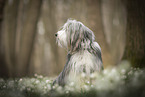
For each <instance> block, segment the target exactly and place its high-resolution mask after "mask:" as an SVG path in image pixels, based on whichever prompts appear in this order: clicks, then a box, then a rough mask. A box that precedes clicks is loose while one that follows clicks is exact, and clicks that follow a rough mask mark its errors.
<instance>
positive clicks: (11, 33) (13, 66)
mask: <svg viewBox="0 0 145 97" xmlns="http://www.w3.org/2000/svg"><path fill="white" fill-rule="evenodd" d="M41 2H42V0H30V1H27V0H13V1H11V0H8V1H6V5H5V10H4V21H3V31H2V33H1V35H2V37H3V44H0V45H3V50H4V61H5V64H3V65H5V66H7V68H8V71H7V72H8V76H11V77H13V76H15V77H16V76H24V75H26V74H27V73H28V68H29V65H30V64H29V63H30V58H31V52H32V48H33V43H34V39H35V36H36V31H37V21H38V19H39V14H40V8H41Z"/></svg>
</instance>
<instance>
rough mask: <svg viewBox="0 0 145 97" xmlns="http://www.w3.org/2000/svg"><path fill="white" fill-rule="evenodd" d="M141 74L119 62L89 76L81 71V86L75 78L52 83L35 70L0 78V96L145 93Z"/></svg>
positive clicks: (136, 96) (128, 96) (144, 96)
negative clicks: (28, 74) (25, 75)
mask: <svg viewBox="0 0 145 97" xmlns="http://www.w3.org/2000/svg"><path fill="white" fill-rule="evenodd" d="M144 74H145V70H144V69H139V68H132V67H130V65H129V63H127V62H122V63H121V64H119V65H118V66H117V67H114V68H110V69H109V68H107V69H105V70H104V71H103V72H102V73H93V74H91V75H90V76H89V78H88V76H86V75H85V74H81V75H80V77H82V78H83V79H84V80H83V82H84V83H83V84H81V85H80V86H79V85H78V84H80V83H77V82H70V83H69V84H68V85H66V86H65V87H61V86H58V85H55V86H52V82H53V79H54V78H50V77H44V76H42V75H37V74H35V75H34V77H33V78H19V79H8V80H4V79H2V78H0V97H145V75H144ZM88 79H89V80H88Z"/></svg>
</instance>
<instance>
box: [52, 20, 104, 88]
mask: <svg viewBox="0 0 145 97" xmlns="http://www.w3.org/2000/svg"><path fill="white" fill-rule="evenodd" d="M55 36H56V40H57V43H58V45H59V46H61V47H63V48H65V49H66V50H67V51H68V55H67V62H66V64H65V66H64V69H63V71H62V72H61V73H60V74H59V76H58V77H57V78H56V80H55V81H54V82H53V84H55V83H57V84H59V85H61V86H64V85H65V84H67V81H68V80H69V78H71V76H72V74H73V75H78V74H80V73H85V74H87V75H90V74H91V73H92V72H95V71H101V70H103V65H102V57H101V48H100V46H99V44H98V43H97V42H95V36H94V33H93V31H91V30H90V29H89V28H88V27H86V26H85V25H83V24H82V23H81V22H79V21H76V20H71V19H68V20H67V22H66V23H65V24H64V25H63V27H62V28H61V29H60V30H59V31H58V32H57V33H56V34H55Z"/></svg>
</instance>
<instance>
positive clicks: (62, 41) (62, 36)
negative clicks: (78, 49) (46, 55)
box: [56, 30, 67, 49]
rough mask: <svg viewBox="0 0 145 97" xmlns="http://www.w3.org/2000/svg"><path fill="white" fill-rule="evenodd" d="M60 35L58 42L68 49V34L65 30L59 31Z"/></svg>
mask: <svg viewBox="0 0 145 97" xmlns="http://www.w3.org/2000/svg"><path fill="white" fill-rule="evenodd" d="M57 33H58V37H57V38H56V42H57V43H58V45H59V46H60V47H63V48H66V49H67V35H66V32H65V30H61V31H58V32H57Z"/></svg>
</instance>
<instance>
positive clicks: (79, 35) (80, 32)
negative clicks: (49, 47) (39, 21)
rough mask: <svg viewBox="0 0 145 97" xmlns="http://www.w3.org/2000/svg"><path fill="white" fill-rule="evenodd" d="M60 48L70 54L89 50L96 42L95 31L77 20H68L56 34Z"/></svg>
mask: <svg viewBox="0 0 145 97" xmlns="http://www.w3.org/2000/svg"><path fill="white" fill-rule="evenodd" d="M55 36H56V40H57V43H58V45H59V46H61V47H64V48H66V49H67V50H68V51H70V52H74V51H78V50H83V49H87V48H88V47H90V46H89V45H90V43H92V42H93V41H94V40H95V36H94V34H93V31H91V30H90V29H89V28H88V27H86V26H85V25H83V24H82V23H81V22H79V21H76V20H71V19H68V20H67V22H66V23H65V24H64V25H63V26H62V28H61V29H60V30H59V31H58V32H57V33H56V34H55Z"/></svg>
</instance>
